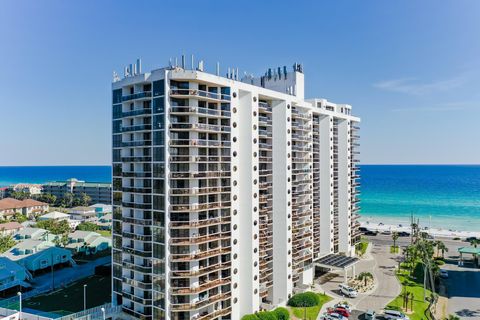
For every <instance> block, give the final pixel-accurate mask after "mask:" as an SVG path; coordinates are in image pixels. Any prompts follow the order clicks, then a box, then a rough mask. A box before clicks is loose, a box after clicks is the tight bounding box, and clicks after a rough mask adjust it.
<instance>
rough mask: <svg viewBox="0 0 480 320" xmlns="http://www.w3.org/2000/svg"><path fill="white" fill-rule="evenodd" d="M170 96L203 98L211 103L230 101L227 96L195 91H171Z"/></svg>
mask: <svg viewBox="0 0 480 320" xmlns="http://www.w3.org/2000/svg"><path fill="white" fill-rule="evenodd" d="M170 96H172V97H176V96H180V97H182V96H191V97H198V98H203V99H205V100H213V101H230V100H231V97H230V95H228V94H222V93H216V92H208V91H203V90H197V89H171V90H170Z"/></svg>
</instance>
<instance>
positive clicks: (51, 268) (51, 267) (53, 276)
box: [50, 252, 55, 290]
mask: <svg viewBox="0 0 480 320" xmlns="http://www.w3.org/2000/svg"><path fill="white" fill-rule="evenodd" d="M53 263H54V262H53V252H52V263H51V264H50V270H51V273H52V290H55V275H54V273H53Z"/></svg>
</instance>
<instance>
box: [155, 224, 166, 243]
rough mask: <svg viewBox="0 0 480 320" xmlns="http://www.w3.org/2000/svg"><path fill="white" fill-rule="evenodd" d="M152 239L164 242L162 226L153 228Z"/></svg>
mask: <svg viewBox="0 0 480 320" xmlns="http://www.w3.org/2000/svg"><path fill="white" fill-rule="evenodd" d="M153 241H154V242H160V243H165V229H164V228H153Z"/></svg>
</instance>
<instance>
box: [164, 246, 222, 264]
mask: <svg viewBox="0 0 480 320" xmlns="http://www.w3.org/2000/svg"><path fill="white" fill-rule="evenodd" d="M227 253H230V247H222V248H215V249H211V250H208V251H200V250H198V252H192V253H188V254H173V253H171V254H170V261H171V262H186V261H196V260H202V259H206V258H210V257H214V256H218V255H221V254H227Z"/></svg>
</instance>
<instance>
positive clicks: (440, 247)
mask: <svg viewBox="0 0 480 320" xmlns="http://www.w3.org/2000/svg"><path fill="white" fill-rule="evenodd" d="M438 251H440V252H442V259H445V252H448V248H447V246H446V245H445V243H443V242H442V241H440V240H438V241H437V253H438ZM437 256H438V254H437Z"/></svg>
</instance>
